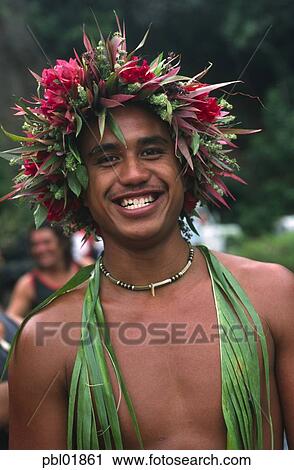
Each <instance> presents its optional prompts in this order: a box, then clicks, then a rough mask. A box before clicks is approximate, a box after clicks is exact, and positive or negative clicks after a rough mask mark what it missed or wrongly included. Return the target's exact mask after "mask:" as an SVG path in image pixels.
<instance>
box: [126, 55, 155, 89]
mask: <svg viewBox="0 0 294 470" xmlns="http://www.w3.org/2000/svg"><path fill="white" fill-rule="evenodd" d="M131 62H132V63H131V64H129V65H127V66H126V67H125V69H123V70H122V71H121V72H120V73H119V78H120V79H121V80H122V81H123V82H125V83H145V82H148V81H149V80H152V78H154V77H155V74H154V73H153V72H151V70H150V67H149V65H148V63H147V61H146V60H145V59H144V60H143V62H142V65H138V62H139V58H138V57H136V56H134V57H132V61H131Z"/></svg>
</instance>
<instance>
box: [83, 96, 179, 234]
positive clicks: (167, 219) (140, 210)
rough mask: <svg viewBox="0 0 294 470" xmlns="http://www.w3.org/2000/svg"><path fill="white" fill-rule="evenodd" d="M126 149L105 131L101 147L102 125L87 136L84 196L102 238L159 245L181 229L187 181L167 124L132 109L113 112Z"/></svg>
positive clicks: (110, 133)
mask: <svg viewBox="0 0 294 470" xmlns="http://www.w3.org/2000/svg"><path fill="white" fill-rule="evenodd" d="M112 113H113V117H114V119H115V121H116V123H117V124H118V125H119V127H120V129H121V130H122V132H123V135H124V137H125V140H126V147H125V146H124V145H123V144H122V143H120V142H119V140H118V139H117V138H116V137H115V136H114V134H113V133H112V132H111V131H110V129H109V128H106V130H105V133H104V136H103V139H102V141H101V143H99V131H98V125H97V124H96V123H95V124H93V125H92V126H91V129H92V132H89V131H88V130H87V131H85V132H84V134H83V135H82V137H81V140H80V151H81V154H82V156H83V158H84V160H85V162H86V166H87V169H88V174H89V186H88V190H87V193H86V197H85V204H86V205H87V206H88V208H89V210H90V212H91V214H92V216H93V218H94V220H95V221H96V222H97V223H98V224H99V227H100V230H101V233H102V236H103V237H104V238H105V240H107V236H109V237H111V238H115V239H117V240H118V241H121V242H122V241H123V242H125V243H128V242H131V241H133V242H135V241H137V242H138V241H139V242H140V241H142V240H143V241H145V242H147V241H152V240H153V241H155V240H159V239H162V237H164V236H166V234H169V233H170V232H171V231H172V230H178V225H177V220H178V217H179V214H180V212H181V209H182V206H183V197H184V189H183V181H182V178H181V176H180V165H179V161H178V160H177V158H176V157H175V154H174V143H173V142H172V140H171V137H170V134H169V131H168V128H167V125H166V124H165V123H163V122H162V121H161V120H160V119H159V118H158V117H157V116H154V115H153V114H152V113H151V112H149V111H146V110H145V109H143V108H141V107H139V106H135V105H131V106H127V107H121V108H116V109H115V110H113V111H112Z"/></svg>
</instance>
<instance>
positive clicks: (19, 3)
mask: <svg viewBox="0 0 294 470" xmlns="http://www.w3.org/2000/svg"><path fill="white" fill-rule="evenodd" d="M91 8H92V9H93V11H94V12H95V14H96V16H97V18H98V21H99V24H100V25H101V28H102V30H103V31H104V32H108V31H109V30H111V29H112V30H114V28H115V21H114V16H113V13H112V9H116V11H117V12H118V14H119V16H120V17H121V18H125V19H126V22H127V31H128V41H129V48H130V47H132V46H135V45H137V43H138V41H139V40H140V39H141V37H142V36H143V34H144V32H145V30H146V29H147V27H148V25H149V23H150V22H152V28H151V34H150V39H149V40H148V41H147V45H146V46H145V51H144V52H145V54H146V56H147V59H148V58H150V57H152V56H153V55H154V54H155V53H158V52H160V51H161V50H164V51H165V52H168V51H170V50H173V51H175V52H181V53H182V63H183V69H182V70H183V72H184V73H186V74H191V75H193V74H195V73H196V72H198V71H200V70H202V69H203V68H204V67H205V66H206V65H207V63H208V61H211V62H213V64H214V67H213V69H212V70H211V71H210V72H209V75H208V76H207V77H206V80H207V82H210V83H213V82H217V81H226V80H234V79H237V78H239V77H241V79H242V81H243V82H244V83H241V84H239V85H238V86H236V87H235V89H234V93H233V96H231V98H230V100H231V101H232V102H233V104H234V106H235V109H236V114H237V115H238V116H239V117H240V118H241V119H240V120H241V121H242V125H243V126H244V127H251V128H262V129H263V132H262V133H261V134H259V135H255V136H251V137H243V138H242V137H241V139H240V143H239V145H240V148H239V161H240V164H241V172H240V176H241V177H243V178H244V179H245V180H246V181H247V182H248V186H242V187H240V186H239V185H237V184H231V185H230V186H231V189H232V191H233V192H234V194H235V195H236V197H237V199H238V201H237V202H236V203H234V202H232V209H231V210H230V211H227V210H226V209H221V210H220V211H218V212H220V218H221V221H223V222H235V223H239V224H241V226H242V228H243V230H244V231H245V233H246V234H247V235H248V236H251V237H253V236H262V235H263V234H266V233H268V232H269V231H271V230H272V228H273V225H274V222H275V220H277V219H278V218H279V217H280V216H282V215H289V214H293V213H294V184H293V175H294V164H293V161H294V159H293V153H294V135H293V132H294V106H293V101H294V99H293V98H294V92H293V60H292V54H293V52H292V49H293V48H292V28H293V17H294V2H293V1H292V0H291V1H290V0H289V1H288V0H284V1H283V0H279V2H276V1H274V0H259V1H258V2H257V1H256V0H224V1H222V0H209V1H207V0H181V1H180V2H179V1H178V0H149V1H148V2H146V1H134V0H108V1H107V2H105V1H104V0H103V1H102V0H97V1H95V2H88V1H81V0H71V1H68V0H64V1H63V2H60V1H59V0H42V1H40V0H2V1H1V4H0V27H1V43H0V79H1V81H0V83H1V87H0V97H1V107H0V121H1V123H2V124H3V125H4V127H6V128H8V129H9V130H11V131H17V130H19V128H18V123H17V121H16V120H15V119H14V118H13V117H12V112H11V110H10V109H9V108H10V106H12V105H13V103H14V101H15V97H14V95H15V96H25V97H29V96H30V95H32V94H33V93H34V92H35V81H34V79H33V77H32V76H31V75H30V73H29V72H28V68H30V69H32V70H34V71H36V72H40V71H41V70H42V68H43V67H45V66H48V63H50V62H52V63H54V60H55V59H56V58H61V57H62V58H69V57H70V56H72V49H73V47H75V48H76V49H77V51H78V52H80V51H82V50H83V45H82V29H83V24H85V25H86V30H87V32H88V34H89V35H90V36H91V35H95V34H97V28H96V26H95V21H94V19H93V16H92V12H91ZM29 30H30V31H32V32H33V34H32V32H30V31H29ZM266 32H267V34H266ZM33 36H34V37H33ZM265 36H266V37H265ZM236 92H238V93H237V94H235V93H236ZM242 93H244V94H247V95H250V96H251V97H255V98H249V97H246V96H245V97H244V96H242ZM256 97H258V98H256ZM0 146H1V147H2V148H9V147H10V146H12V145H11V143H10V142H9V141H8V140H7V139H6V138H4V137H2V136H1V137H0ZM13 172H14V170H13V169H12V168H10V167H9V166H8V165H7V163H6V162H2V161H0V188H1V189H0V192H1V195H2V194H5V193H6V192H8V191H9V188H10V181H11V177H12V175H13ZM0 224H1V228H2V230H1V231H0V242H1V244H2V246H3V245H6V244H7V243H9V242H11V241H12V240H14V239H15V238H16V237H18V236H19V235H20V234H21V233H22V232H24V231H25V230H26V229H27V227H28V226H29V225H31V224H32V217H31V215H30V211H29V209H28V208H25V207H24V206H23V205H21V206H18V205H17V203H16V202H9V203H5V204H1V205H0Z"/></svg>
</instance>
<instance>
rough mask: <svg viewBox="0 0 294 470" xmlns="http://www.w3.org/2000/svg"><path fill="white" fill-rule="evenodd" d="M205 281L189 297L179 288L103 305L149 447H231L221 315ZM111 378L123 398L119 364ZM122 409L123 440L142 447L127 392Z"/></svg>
mask: <svg viewBox="0 0 294 470" xmlns="http://www.w3.org/2000/svg"><path fill="white" fill-rule="evenodd" d="M206 289H207V291H206V293H205V295H203V291H202V295H201V296H200V295H198V296H197V295H195V292H194V295H193V293H190V294H189V295H187V296H186V297H185V298H184V299H183V298H182V297H181V298H180V299H179V298H178V297H177V296H176V290H175V291H174V293H171V294H170V295H169V298H168V299H167V298H165V299H164V300H165V301H162V300H161V298H160V297H159V296H158V297H157V298H152V297H151V296H150V298H149V297H147V296H146V297H145V299H144V302H142V301H140V299H138V298H136V299H133V301H132V302H129V303H126V304H125V306H124V305H119V304H116V303H115V302H112V303H111V304H110V303H109V304H108V303H107V302H106V303H105V305H104V314H105V318H106V321H107V323H108V325H109V329H110V336H111V341H112V344H113V347H114V349H115V352H116V355H117V358H118V361H119V364H120V367H121V371H122V374H123V377H124V379H125V383H126V385H127V388H128V390H129V393H130V396H131V399H132V401H133V404H134V407H135V411H136V415H137V419H138V422H139V426H140V430H141V433H142V437H143V441H144V444H145V447H146V448H178V449H181V448H182V449H189V448H190V449H196V448H205V447H207V448H209V446H210V445H211V442H214V447H215V448H224V447H225V439H226V433H225V425H224V421H223V417H222V412H221V370H220V352H219V338H218V330H217V318H216V312H215V307H214V302H213V298H212V294H211V292H210V289H209V286H208V285H207V286H206ZM199 293H200V292H199ZM109 365H110V364H109ZM110 370H111V367H110ZM111 379H112V382H113V385H114V389H115V395H116V400H119V387H118V386H117V384H116V380H115V374H114V373H113V370H111ZM119 417H120V422H121V427H122V434H123V436H124V439H125V447H126V448H136V447H137V445H138V444H137V441H136V437H135V434H134V432H133V429H132V423H131V420H130V417H129V414H128V410H127V407H126V404H125V402H124V400H123V399H122V400H121V402H120V407H119ZM209 442H210V444H209Z"/></svg>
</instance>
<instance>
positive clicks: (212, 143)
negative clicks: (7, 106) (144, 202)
mask: <svg viewBox="0 0 294 470" xmlns="http://www.w3.org/2000/svg"><path fill="white" fill-rule="evenodd" d="M147 33H148V32H147ZM147 33H146V34H145V36H144V38H143V40H142V41H141V43H140V44H139V46H138V47H137V48H136V49H135V50H134V51H133V52H131V53H128V52H127V49H126V35H125V28H124V27H123V28H121V27H120V24H119V22H118V32H116V33H114V34H113V35H112V36H110V37H109V38H108V39H106V40H105V39H104V38H103V37H102V35H101V39H100V41H99V42H98V45H95V46H94V45H92V43H91V42H90V40H89V38H88V37H87V36H86V34H85V33H84V37H83V39H84V45H85V48H86V52H85V53H83V55H82V56H81V58H80V57H79V56H78V54H77V53H76V51H74V54H75V58H70V59H69V61H66V60H57V61H56V64H55V65H54V67H52V68H47V69H44V70H43V72H42V75H41V76H39V75H37V74H35V73H34V72H32V74H33V76H34V77H35V79H36V80H37V83H38V89H37V96H34V97H33V98H32V100H31V101H28V100H25V99H20V100H19V101H18V103H17V104H16V106H15V107H14V108H13V109H14V110H15V111H16V113H15V114H16V115H19V116H22V118H23V120H24V123H23V130H24V134H25V136H17V135H14V134H11V133H9V132H7V131H5V130H4V129H3V128H2V129H3V132H4V133H5V134H6V135H7V136H8V137H9V138H11V139H12V140H14V141H17V142H20V145H21V146H20V147H18V148H15V149H12V150H7V151H4V152H1V156H2V157H4V158H6V159H8V160H10V163H12V164H14V163H16V164H18V165H19V166H20V170H19V173H18V174H17V176H16V177H15V179H14V187H13V191H12V192H11V193H9V194H7V195H6V196H4V197H3V198H2V199H1V200H5V199H13V198H19V197H22V198H26V199H28V200H29V201H30V202H31V205H32V208H33V209H34V217H35V223H36V226H37V227H39V226H40V225H41V224H42V223H43V222H44V221H45V220H46V219H47V220H48V221H50V222H60V223H62V225H63V227H67V228H68V229H70V230H71V231H75V230H78V229H80V228H85V229H86V230H87V232H88V233H90V232H91V231H94V232H95V228H96V224H95V222H94V220H93V219H92V217H91V215H90V213H89V211H88V209H87V208H85V207H84V205H83V200H82V193H83V191H85V190H86V189H87V185H88V175H87V170H86V167H85V165H84V163H83V160H82V158H81V156H80V154H79V151H78V147H77V138H78V136H79V134H80V132H81V130H82V128H83V126H85V125H87V115H88V114H89V113H91V112H92V113H94V114H95V115H96V116H97V121H98V125H99V133H100V139H102V137H103V134H104V129H105V126H108V127H109V128H110V129H111V131H112V132H113V134H114V135H115V136H116V137H117V139H119V141H121V142H123V143H125V140H124V136H123V133H122V131H121V129H120V128H119V126H118V124H117V123H116V122H115V119H114V117H113V114H112V110H113V108H116V107H117V106H123V105H124V103H130V102H132V103H140V102H141V103H142V102H144V103H146V104H148V106H150V107H151V109H152V110H153V111H154V112H155V113H156V114H157V115H158V116H159V117H160V118H161V119H162V120H163V121H166V122H167V123H168V125H169V126H170V128H171V133H172V137H173V140H174V144H175V155H176V156H177V157H178V158H179V159H180V162H181V165H182V168H183V171H186V175H187V178H188V180H189V181H190V185H189V189H188V190H187V191H186V193H185V202H184V207H183V211H182V213H181V218H182V219H186V220H187V221H188V223H189V216H190V215H191V214H192V212H193V210H194V209H195V206H196V203H197V202H198V201H212V202H214V204H216V205H217V206H219V205H220V204H223V205H225V206H227V207H228V204H227V202H226V201H225V196H230V197H232V198H233V199H234V197H233V195H232V194H231V193H230V191H229V190H228V188H227V187H226V185H225V184H224V182H223V177H230V178H233V179H235V180H238V181H240V182H244V181H243V180H242V179H241V178H240V177H238V176H237V175H235V171H236V170H238V169H239V167H238V164H237V162H236V160H235V159H234V158H232V157H230V156H229V153H230V151H231V150H232V149H233V148H234V147H236V145H235V144H233V142H232V141H233V140H234V139H236V134H240V133H249V132H251V131H247V130H244V129H243V130H242V129H238V128H235V129H233V128H232V127H231V123H232V121H233V120H234V119H235V118H234V116H231V115H230V114H229V111H230V110H231V109H232V106H231V105H230V104H229V103H228V102H227V101H226V100H225V99H224V98H220V99H217V98H215V97H211V96H210V93H211V92H212V91H213V90H216V89H219V88H222V87H224V86H226V85H229V84H230V83H234V82H226V83H220V84H216V85H207V84H206V83H202V82H201V81H200V80H201V79H202V77H203V76H204V75H205V74H206V72H207V71H208V69H209V68H210V67H208V68H207V69H206V70H204V71H203V72H201V73H199V74H198V75H196V76H194V77H193V78H189V77H184V76H181V75H178V73H179V70H180V65H179V59H178V57H176V56H174V54H170V55H169V56H168V57H167V58H164V57H163V54H162V53H161V54H160V55H159V56H158V57H156V58H155V60H153V61H152V62H151V63H150V64H148V63H147V61H146V60H145V59H144V60H142V59H141V58H140V57H138V56H137V55H136V53H137V50H138V49H140V48H141V47H142V46H143V45H144V42H145V39H146V37H147ZM1 200H0V201H1Z"/></svg>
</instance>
